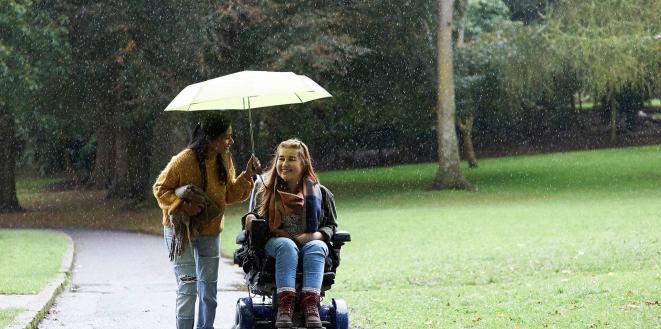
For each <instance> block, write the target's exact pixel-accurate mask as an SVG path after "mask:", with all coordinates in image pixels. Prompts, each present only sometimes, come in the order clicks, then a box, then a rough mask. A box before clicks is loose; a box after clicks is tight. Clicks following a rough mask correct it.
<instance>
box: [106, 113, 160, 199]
mask: <svg viewBox="0 0 661 329" xmlns="http://www.w3.org/2000/svg"><path fill="white" fill-rule="evenodd" d="M150 134H151V131H150V129H149V128H148V127H147V126H146V125H144V124H137V125H133V126H132V127H130V128H121V129H120V130H119V131H118V134H117V136H116V139H115V141H116V144H115V151H116V152H115V171H114V175H113V179H112V184H111V186H110V188H109V190H108V195H107V196H108V198H110V199H121V200H129V201H131V203H139V202H140V201H142V200H144V199H145V196H146V191H147V188H148V185H149V156H150V150H149V146H148V145H149V140H150V138H149V137H150Z"/></svg>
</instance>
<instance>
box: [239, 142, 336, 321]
mask: <svg viewBox="0 0 661 329" xmlns="http://www.w3.org/2000/svg"><path fill="white" fill-rule="evenodd" d="M265 177H266V179H265V182H264V185H263V186H262V188H261V189H260V190H259V191H258V195H257V200H258V201H257V207H256V209H254V210H253V212H252V213H249V214H247V215H246V216H245V225H246V230H247V231H250V228H251V223H252V221H253V220H255V219H256V218H264V219H266V220H267V222H268V227H269V230H270V235H271V238H269V240H268V241H267V242H266V245H265V251H266V255H267V256H270V257H273V258H275V281H276V288H277V290H276V292H277V304H278V311H277V315H276V319H275V326H276V327H277V328H290V327H292V326H293V323H292V314H293V311H294V306H295V305H294V304H295V301H296V299H297V293H296V271H297V267H298V260H299V256H302V263H303V282H302V289H301V295H300V302H301V308H302V310H303V313H304V318H305V326H306V327H307V328H321V327H322V321H321V318H320V315H319V302H320V293H321V285H322V280H323V276H324V265H325V262H326V257H327V256H328V253H329V250H328V244H327V243H330V242H331V239H332V238H333V235H334V234H335V230H336V226H337V223H336V213H335V201H334V199H333V195H332V193H331V192H330V191H329V190H328V189H327V188H326V187H324V186H323V185H321V184H319V181H318V179H317V176H316V175H315V172H314V168H313V167H312V160H311V158H310V152H309V151H308V148H307V146H306V145H305V144H304V143H303V142H301V141H299V140H297V139H290V140H287V141H284V142H282V143H280V145H278V147H277V149H276V152H275V157H274V159H273V161H272V163H271V168H270V170H269V171H268V172H267V173H266V174H265Z"/></svg>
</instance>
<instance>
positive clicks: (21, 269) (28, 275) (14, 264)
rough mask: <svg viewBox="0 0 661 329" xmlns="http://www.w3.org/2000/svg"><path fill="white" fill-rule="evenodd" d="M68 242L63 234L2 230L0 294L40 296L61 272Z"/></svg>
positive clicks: (0, 234)
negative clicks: (38, 294)
mask: <svg viewBox="0 0 661 329" xmlns="http://www.w3.org/2000/svg"><path fill="white" fill-rule="evenodd" d="M67 246H68V243H67V239H66V237H65V236H64V235H63V234H60V233H56V232H44V231H26V230H0V250H2V257H0V277H2V278H3V280H0V294H37V293H39V292H40V291H41V290H42V289H43V288H45V287H46V285H47V284H48V283H49V282H50V280H52V279H53V278H54V277H55V275H56V274H57V273H58V271H59V270H60V266H61V264H62V259H63V257H64V253H65V252H66V249H67Z"/></svg>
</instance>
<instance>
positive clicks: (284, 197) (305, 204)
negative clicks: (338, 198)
mask: <svg viewBox="0 0 661 329" xmlns="http://www.w3.org/2000/svg"><path fill="white" fill-rule="evenodd" d="M275 192H276V193H273V194H272V195H271V200H269V208H268V215H269V217H268V218H269V227H270V229H271V232H272V233H273V234H275V235H276V236H289V232H287V231H285V230H284V229H282V228H280V226H281V225H282V218H283V217H284V216H287V215H290V214H293V213H297V212H302V213H303V215H304V216H305V233H313V232H317V230H318V229H319V220H320V219H321V188H320V187H319V184H318V183H314V182H312V181H311V180H309V179H304V180H303V193H298V194H292V193H287V192H282V191H278V190H276V191H275Z"/></svg>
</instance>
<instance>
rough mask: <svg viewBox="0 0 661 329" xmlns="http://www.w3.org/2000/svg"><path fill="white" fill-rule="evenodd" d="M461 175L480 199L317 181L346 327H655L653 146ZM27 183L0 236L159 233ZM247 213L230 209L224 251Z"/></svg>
mask: <svg viewBox="0 0 661 329" xmlns="http://www.w3.org/2000/svg"><path fill="white" fill-rule="evenodd" d="M464 172H465V173H466V175H467V177H468V179H469V180H470V181H471V182H473V183H475V184H476V185H478V187H479V188H480V191H479V192H477V193H468V192H457V191H442V192H438V191H429V190H428V187H429V186H430V185H431V181H432V179H433V177H434V174H435V173H436V166H435V165H434V164H416V165H405V166H397V167H392V168H374V169H364V170H362V169H361V170H352V171H337V172H323V173H321V174H320V178H321V180H322V182H323V183H324V184H325V185H327V186H328V187H329V188H331V190H332V191H333V193H334V194H335V196H336V200H337V207H338V214H339V223H340V229H344V230H348V231H350V232H351V234H352V238H353V240H354V241H353V242H351V243H350V244H348V245H346V246H345V248H344V252H343V258H342V259H343V263H342V266H341V267H340V270H339V273H338V276H339V277H338V282H337V283H336V285H335V286H334V288H333V290H332V291H330V294H329V295H330V296H333V297H341V298H344V299H346V300H347V302H348V304H349V307H350V309H351V322H352V326H353V327H355V328H362V329H367V328H545V327H548V328H660V327H661V305H659V302H660V299H661V293H660V292H661V202H659V200H661V146H648V147H636V148H626V149H611V150H598V151H587V152H571V153H562V154H560V153H558V154H546V155H535V156H525V157H512V158H499V159H487V160H482V161H481V162H480V167H479V168H477V169H472V170H469V169H465V170H464ZM32 183H34V184H32V185H29V184H27V185H22V184H21V185H19V198H20V201H21V204H22V205H23V206H24V207H26V208H28V209H29V211H28V212H25V213H19V214H5V215H2V216H0V225H2V226H5V227H6V226H10V227H18V226H20V227H81V228H107V229H117V228H120V229H128V230H137V231H143V232H152V233H155V234H162V226H161V224H160V221H161V217H160V216H161V214H160V211H159V210H158V209H156V208H154V207H153V203H151V202H147V203H146V206H145V207H144V208H142V209H137V210H127V209H125V208H124V207H123V205H122V204H121V203H120V202H115V201H110V200H105V199H104V198H103V192H100V191H96V192H94V191H93V192H90V191H76V190H73V191H45V192H44V191H41V192H38V193H34V191H35V189H36V190H37V191H39V188H38V187H34V186H39V184H42V183H44V182H41V183H40V182H32ZM35 184H36V185H35ZM22 186H23V187H22ZM29 186H33V188H32V189H30V188H29ZM150 201H151V200H150ZM245 207H246V205H245V204H241V205H237V206H231V207H229V209H228V213H227V220H226V227H225V233H224V234H223V239H222V247H223V252H224V253H225V254H228V255H229V254H231V253H232V251H233V250H234V248H235V245H234V237H235V235H236V233H237V232H238V230H239V223H238V218H239V216H240V215H241V214H242V213H243V212H244V211H245ZM3 250H4V249H3Z"/></svg>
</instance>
